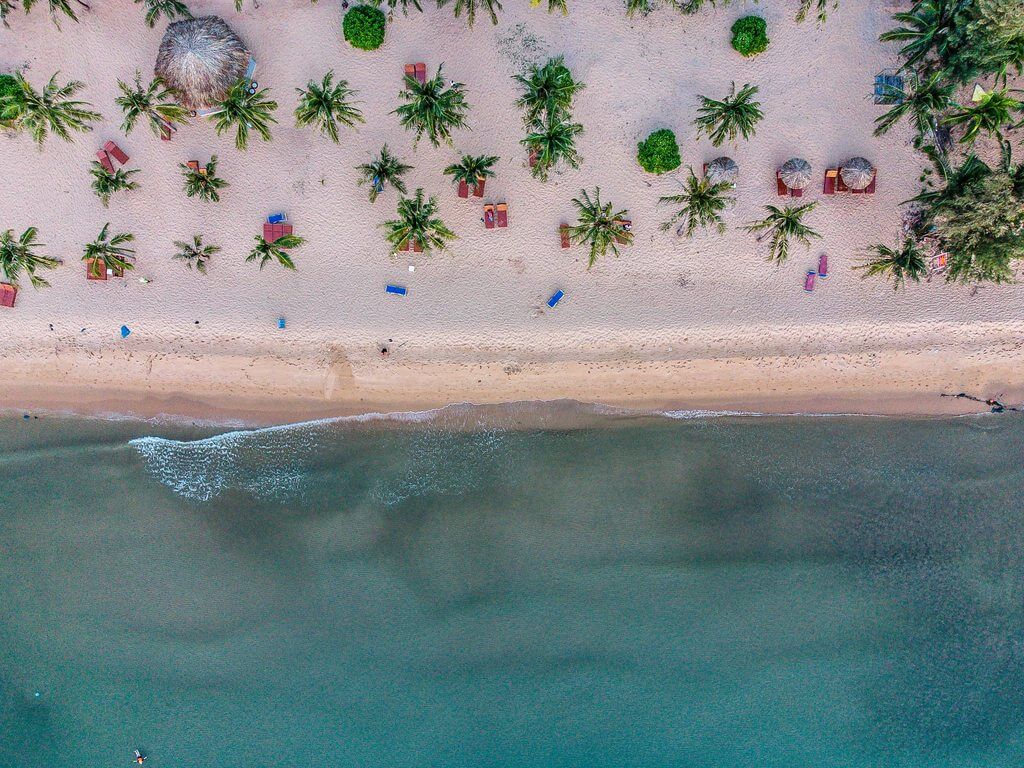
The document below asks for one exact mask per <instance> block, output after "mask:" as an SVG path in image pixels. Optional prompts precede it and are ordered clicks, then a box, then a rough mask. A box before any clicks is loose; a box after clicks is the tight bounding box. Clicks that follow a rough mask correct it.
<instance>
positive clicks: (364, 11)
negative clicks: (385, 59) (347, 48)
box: [341, 5, 388, 51]
mask: <svg viewBox="0 0 1024 768" xmlns="http://www.w3.org/2000/svg"><path fill="white" fill-rule="evenodd" d="M387 23H388V20H387V17H386V16H385V15H384V11H382V10H381V9H380V8H374V7H373V6H372V5H357V6H356V7H355V8H352V9H350V10H349V12H348V13H346V14H345V20H344V21H343V22H342V25H341V27H342V30H343V31H344V33H345V39H346V40H348V41H349V42H350V43H351V44H352V45H353V46H354V47H355V48H361V49H362V50H364V51H374V50H376V49H377V48H380V47H381V45H382V44H383V43H384V27H386V26H387Z"/></svg>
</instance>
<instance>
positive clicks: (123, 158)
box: [103, 141, 128, 165]
mask: <svg viewBox="0 0 1024 768" xmlns="http://www.w3.org/2000/svg"><path fill="white" fill-rule="evenodd" d="M103 148H104V149H105V150H107V154H109V155H110V156H111V157H113V158H114V159H115V160H117V162H119V163H120V164H121V165H124V164H125V163H127V162H128V155H126V154H125V153H124V152H123V151H122V150H121V148H120V147H119V146H117V144H115V143H114V142H112V141H108V142H107V143H106V144H104V145H103Z"/></svg>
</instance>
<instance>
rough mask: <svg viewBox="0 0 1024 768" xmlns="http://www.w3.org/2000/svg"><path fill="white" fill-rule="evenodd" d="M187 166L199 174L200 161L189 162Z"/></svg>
mask: <svg viewBox="0 0 1024 768" xmlns="http://www.w3.org/2000/svg"><path fill="white" fill-rule="evenodd" d="M186 165H187V166H188V167H189V168H191V169H192V170H193V171H195V172H196V173H199V161H198V160H189V161H188V162H187V163H186Z"/></svg>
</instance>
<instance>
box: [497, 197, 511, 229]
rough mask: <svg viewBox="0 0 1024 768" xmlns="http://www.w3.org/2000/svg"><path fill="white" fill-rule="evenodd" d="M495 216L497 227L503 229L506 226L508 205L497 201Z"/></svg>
mask: <svg viewBox="0 0 1024 768" xmlns="http://www.w3.org/2000/svg"><path fill="white" fill-rule="evenodd" d="M496 216H497V219H498V228H499V229H504V228H505V227H507V226H508V206H507V205H506V204H505V203H498V208H497V212H496Z"/></svg>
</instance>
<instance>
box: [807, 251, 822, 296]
mask: <svg viewBox="0 0 1024 768" xmlns="http://www.w3.org/2000/svg"><path fill="white" fill-rule="evenodd" d="M826 277H828V254H825V253H823V254H821V256H819V257H818V268H817V269H808V270H807V273H806V274H805V275H804V290H805V291H807V293H810V292H811V291H813V290H814V284H815V280H816V279H821V280H824V279H825V278H826Z"/></svg>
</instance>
